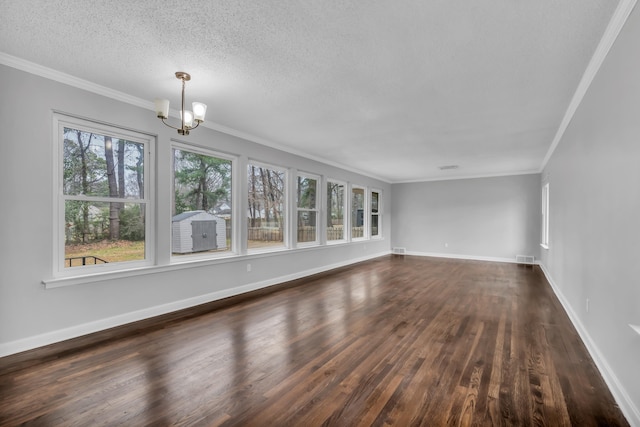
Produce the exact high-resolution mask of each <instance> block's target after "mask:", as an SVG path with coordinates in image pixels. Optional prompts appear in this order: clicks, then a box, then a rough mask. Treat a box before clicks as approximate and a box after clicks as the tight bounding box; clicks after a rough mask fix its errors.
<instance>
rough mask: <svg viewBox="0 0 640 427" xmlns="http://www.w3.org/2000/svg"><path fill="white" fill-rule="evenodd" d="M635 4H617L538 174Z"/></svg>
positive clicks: (631, 1) (626, 1) (628, 0)
mask: <svg viewBox="0 0 640 427" xmlns="http://www.w3.org/2000/svg"><path fill="white" fill-rule="evenodd" d="M636 2H637V0H620V3H618V7H617V8H616V10H615V12H614V13H613V16H612V17H611V21H609V25H607V29H606V30H605V32H604V34H603V36H602V39H600V43H598V47H597V48H596V50H595V52H594V53H593V56H592V57H591V61H589V65H587V68H586V70H585V71H584V74H583V75H582V79H581V80H580V83H579V84H578V88H577V89H576V91H575V93H574V94H573V98H571V102H570V103H569V107H568V108H567V111H566V112H565V114H564V117H563V118H562V122H560V127H559V128H558V131H557V132H556V134H555V136H554V138H553V141H552V142H551V146H550V147H549V150H548V151H547V155H546V156H545V157H544V160H542V165H541V166H540V169H539V170H538V172H542V171H543V170H544V168H545V167H546V166H547V163H548V162H549V159H551V156H552V155H553V152H554V151H555V150H556V148H557V147H558V144H559V143H560V140H561V139H562V137H563V136H564V133H565V131H566V130H567V127H569V123H571V120H572V119H573V116H574V115H575V113H576V111H577V110H578V107H579V106H580V104H581V103H582V100H583V99H584V96H585V94H586V93H587V90H588V89H589V86H591V83H592V82H593V79H594V78H595V76H596V74H598V71H599V70H600V67H601V66H602V64H603V63H604V60H605V58H606V57H607V54H608V53H609V51H610V50H611V47H612V46H613V43H614V42H615V41H616V39H617V38H618V35H619V34H620V31H622V27H623V26H624V24H625V23H626V22H627V18H629V15H630V14H631V11H632V10H633V8H634V7H635V5H636Z"/></svg>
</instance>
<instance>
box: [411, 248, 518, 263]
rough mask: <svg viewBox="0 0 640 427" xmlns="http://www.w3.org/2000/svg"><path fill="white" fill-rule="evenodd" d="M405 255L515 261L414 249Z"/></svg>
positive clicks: (512, 260)
mask: <svg viewBox="0 0 640 427" xmlns="http://www.w3.org/2000/svg"><path fill="white" fill-rule="evenodd" d="M405 255H414V256H427V257H436V258H453V259H466V260H472V261H490V262H509V263H512V264H515V263H516V259H515V257H513V258H500V257H487V256H477V255H459V254H447V253H437V252H414V251H406V252H405Z"/></svg>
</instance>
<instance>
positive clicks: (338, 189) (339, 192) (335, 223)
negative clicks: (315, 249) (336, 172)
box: [327, 180, 346, 242]
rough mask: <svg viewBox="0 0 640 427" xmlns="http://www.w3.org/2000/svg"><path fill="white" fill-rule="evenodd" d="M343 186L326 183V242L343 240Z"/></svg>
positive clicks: (344, 209) (331, 182)
mask: <svg viewBox="0 0 640 427" xmlns="http://www.w3.org/2000/svg"><path fill="white" fill-rule="evenodd" d="M344 189H345V184H344V183H341V182H337V181H331V180H329V181H327V242H336V241H343V240H345V238H346V236H345V234H344V214H345V211H346V206H345V197H344Z"/></svg>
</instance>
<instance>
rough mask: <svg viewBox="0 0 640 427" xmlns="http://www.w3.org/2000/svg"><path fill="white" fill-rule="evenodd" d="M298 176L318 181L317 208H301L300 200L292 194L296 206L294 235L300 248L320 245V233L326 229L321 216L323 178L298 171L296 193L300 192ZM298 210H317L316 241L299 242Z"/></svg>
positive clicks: (293, 220) (293, 221) (293, 222)
mask: <svg viewBox="0 0 640 427" xmlns="http://www.w3.org/2000/svg"><path fill="white" fill-rule="evenodd" d="M298 177H302V178H309V179H314V180H315V181H316V207H315V209H309V208H300V207H298V200H297V199H296V197H294V195H292V196H291V200H292V202H293V205H294V208H295V219H292V221H291V223H292V224H293V230H294V232H295V234H294V235H293V236H295V244H296V247H298V248H304V247H308V246H318V245H319V244H320V233H322V232H323V231H324V229H323V228H322V227H321V225H320V221H321V218H320V188H321V186H322V179H321V177H320V175H316V174H312V173H307V172H302V171H298V172H297V173H296V179H295V189H294V191H295V194H296V195H297V193H298V179H297V178H298ZM298 212H315V213H316V239H315V240H314V241H311V242H298Z"/></svg>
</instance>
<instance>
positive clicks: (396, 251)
mask: <svg viewBox="0 0 640 427" xmlns="http://www.w3.org/2000/svg"><path fill="white" fill-rule="evenodd" d="M391 252H392V253H394V254H395V255H404V254H406V253H407V248H392V249H391Z"/></svg>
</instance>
